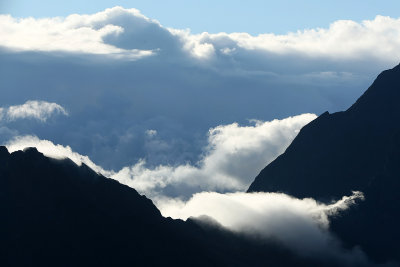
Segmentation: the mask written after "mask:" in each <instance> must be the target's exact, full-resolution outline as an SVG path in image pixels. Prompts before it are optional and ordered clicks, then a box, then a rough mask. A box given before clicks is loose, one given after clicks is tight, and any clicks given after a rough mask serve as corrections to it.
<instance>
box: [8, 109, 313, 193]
mask: <svg viewBox="0 0 400 267" xmlns="http://www.w3.org/2000/svg"><path fill="white" fill-rule="evenodd" d="M315 118H316V116H315V115H314V114H303V115H299V116H295V117H290V118H286V119H283V120H273V121H270V122H261V121H254V122H253V123H254V125H253V126H239V125H238V124H237V123H233V124H230V125H221V126H218V127H215V128H212V129H210V131H209V135H208V145H207V146H206V147H205V148H204V154H203V156H202V157H201V159H200V160H199V162H197V164H195V165H191V164H188V163H187V164H182V165H178V166H169V165H159V166H157V167H155V168H149V167H147V166H146V162H145V161H144V160H140V161H139V162H138V163H136V164H135V165H133V166H131V167H124V168H122V169H121V170H119V171H113V170H105V169H103V168H101V167H99V166H98V165H96V164H95V163H93V162H92V161H91V160H90V159H89V157H87V156H82V155H80V154H78V153H76V152H73V151H72V149H71V147H69V146H66V147H64V146H62V145H55V144H53V143H52V142H51V141H48V140H40V139H39V138H38V137H35V136H22V137H16V138H14V139H12V140H10V141H9V142H7V143H6V145H7V147H8V149H9V150H10V151H16V150H22V149H24V148H25V147H31V146H34V147H36V148H37V149H38V150H39V151H40V152H42V153H43V154H45V155H46V156H49V157H54V158H67V157H68V158H70V159H71V160H73V161H74V162H75V163H77V164H82V163H85V164H86V165H88V166H89V167H91V168H92V169H94V170H95V171H97V172H99V173H102V174H104V175H105V176H108V177H112V178H114V179H116V180H118V181H120V182H121V183H123V184H126V185H129V186H131V187H133V188H135V189H136V190H138V191H139V192H141V193H144V194H146V195H147V196H150V197H151V196H155V195H160V194H161V195H168V196H180V197H188V196H191V194H192V193H195V192H199V191H205V190H219V191H221V192H226V191H237V190H243V191H244V190H245V189H246V188H247V187H248V185H249V184H250V183H251V181H252V180H253V178H254V177H255V176H256V175H257V174H258V172H259V171H260V170H261V169H262V168H263V167H264V166H265V165H267V164H268V163H269V162H271V161H272V160H273V159H275V158H276V157H277V156H278V155H279V154H281V153H282V152H283V151H284V150H285V149H286V147H287V146H288V145H289V144H290V142H291V141H292V140H293V139H294V137H295V136H296V135H297V134H298V132H299V130H300V129H301V128H302V127H303V126H304V125H305V124H307V123H308V122H310V121H311V120H313V119H315ZM152 133H153V132H152Z"/></svg>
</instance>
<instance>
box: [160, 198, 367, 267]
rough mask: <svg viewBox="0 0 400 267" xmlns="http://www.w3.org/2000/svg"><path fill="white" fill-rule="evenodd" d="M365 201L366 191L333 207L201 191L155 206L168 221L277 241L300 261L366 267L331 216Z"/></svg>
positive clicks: (307, 199) (361, 256)
mask: <svg viewBox="0 0 400 267" xmlns="http://www.w3.org/2000/svg"><path fill="white" fill-rule="evenodd" d="M363 199H364V197H363V194H362V193H361V192H353V195H351V196H345V197H343V198H342V199H341V200H338V201H337V202H333V203H332V204H329V205H328V204H323V203H318V202H317V201H315V200H314V199H311V198H305V199H297V198H294V197H291V196H288V195H286V194H282V193H242V192H236V193H227V194H220V193H215V192H202V193H197V194H195V195H193V197H192V198H191V199H190V200H188V201H186V202H184V201H181V200H178V199H165V198H164V199H162V198H160V199H157V198H156V203H157V207H158V208H159V209H160V210H161V212H162V214H163V216H170V217H172V218H175V219H183V220H186V219H188V218H189V217H192V216H193V217H197V218H198V219H200V220H204V221H206V222H207V221H209V220H210V219H209V217H211V218H212V219H213V220H215V221H216V222H218V223H220V224H221V225H222V226H224V227H227V228H229V229H231V230H233V231H235V232H240V233H246V234H248V235H250V236H257V237H262V238H266V239H272V240H275V241H278V242H279V243H281V244H283V245H285V246H286V247H288V248H290V249H291V250H292V251H294V252H296V253H298V254H299V255H301V256H305V257H312V258H319V259H320V260H323V261H325V262H327V263H332V261H337V262H341V263H342V265H350V266H355V265H360V266H361V265H363V266H366V265H367V261H366V258H365V255H364V254H363V253H362V252H361V251H360V250H357V249H355V250H352V251H350V250H349V251H347V250H345V249H343V248H341V247H340V242H339V241H338V240H337V239H335V237H334V236H333V235H331V234H330V233H329V216H333V215H338V214H339V213H340V211H343V210H346V209H348V208H349V207H350V206H351V205H354V204H355V203H356V201H357V200H363Z"/></svg>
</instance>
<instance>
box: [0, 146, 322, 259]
mask: <svg viewBox="0 0 400 267" xmlns="http://www.w3.org/2000/svg"><path fill="white" fill-rule="evenodd" d="M0 214H1V218H0V236H1V238H0V266H269V265H272V266H278V265H279V266H312V265H315V262H313V261H311V260H306V259H303V258H300V257H298V256H295V255H293V254H292V253H290V252H289V251H287V250H286V249H284V248H282V247H280V246H279V245H278V244H275V243H274V242H272V241H268V242H267V241H262V240H255V239H251V238H249V237H246V236H242V235H239V234H235V233H232V232H230V231H228V230H226V229H223V228H222V227H214V226H212V225H211V224H210V225H209V224H207V223H204V222H202V221H199V220H195V219H189V220H187V221H185V222H184V221H181V220H172V219H171V218H164V217H162V216H161V214H160V212H159V211H158V209H157V208H156V207H155V206H154V205H153V203H152V202H151V201H150V200H149V199H147V198H146V197H145V196H141V195H139V194H138V193H137V192H136V191H135V190H134V189H132V188H130V187H127V186H125V185H122V184H120V183H118V182H117V181H115V180H112V179H109V178H106V177H103V176H101V175H99V174H97V173H95V172H94V171H93V170H91V169H90V168H89V167H87V166H86V165H84V164H82V165H81V166H78V165H76V164H75V163H74V162H72V161H71V160H69V159H65V160H56V159H52V158H48V157H45V156H44V155H43V154H42V153H40V152H38V151H37V150H36V149H35V148H27V149H25V150H24V151H16V152H13V153H11V154H10V153H9V152H8V151H7V149H6V148H5V147H3V146H1V147H0Z"/></svg>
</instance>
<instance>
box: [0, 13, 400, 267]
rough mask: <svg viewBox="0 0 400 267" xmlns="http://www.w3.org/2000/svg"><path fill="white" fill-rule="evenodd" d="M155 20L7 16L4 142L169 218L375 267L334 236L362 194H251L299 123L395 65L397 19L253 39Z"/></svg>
mask: <svg viewBox="0 0 400 267" xmlns="http://www.w3.org/2000/svg"><path fill="white" fill-rule="evenodd" d="M156 19H157V18H148V17H146V16H145V15H143V14H141V12H140V11H139V10H136V9H124V8H122V7H114V8H110V9H106V10H104V11H102V12H98V13H96V14H86V15H80V14H71V15H70V16H68V17H65V18H61V17H54V18H41V19H38V18H14V17H12V16H10V15H1V14H0V81H1V82H0V144H4V145H5V146H6V147H7V149H8V150H9V151H10V152H13V151H17V150H23V149H24V148H26V147H36V148H37V149H38V151H40V152H41V153H43V154H44V155H46V156H48V157H51V158H56V159H63V158H70V159H71V160H72V161H73V162H75V163H76V164H78V165H81V164H86V165H87V166H89V167H90V168H92V169H93V170H95V171H96V172H98V173H100V174H102V175H104V176H106V177H109V178H112V179H115V180H117V181H119V182H120V183H122V184H125V185H128V186H130V187H132V188H135V189H136V190H137V191H138V192H139V193H141V194H144V195H146V196H147V197H149V198H151V199H152V200H153V202H154V203H155V204H156V206H157V207H158V208H159V209H160V211H161V213H162V215H163V216H165V217H168V216H170V217H172V218H174V219H182V220H186V219H188V218H189V217H192V216H193V217H197V219H198V220H200V221H203V222H206V223H210V224H217V225H222V226H223V227H226V228H228V229H230V230H232V231H234V232H239V233H245V234H246V235H250V236H252V237H256V238H260V237H261V238H263V239H267V240H270V239H271V240H274V241H278V242H279V243H282V244H283V245H284V246H285V247H287V248H289V249H290V250H291V251H294V252H295V253H297V254H299V255H301V256H304V257H306V258H307V257H315V255H317V254H318V255H319V256H317V258H319V259H322V258H323V259H324V260H325V261H330V260H332V261H334V262H335V261H337V262H341V263H343V264H344V265H349V266H354V265H360V266H365V265H367V264H368V259H367V256H366V255H365V254H364V252H363V251H362V250H361V249H359V248H353V249H347V248H343V246H342V244H341V241H340V240H339V239H338V238H337V237H336V236H335V235H334V234H332V233H331V232H330V229H329V222H330V218H331V216H340V215H341V212H343V211H345V210H348V209H349V208H350V207H352V206H356V205H358V203H359V202H361V201H363V200H364V196H363V193H362V192H353V195H352V196H343V198H342V199H333V200H332V202H330V203H321V202H318V201H317V200H314V199H312V198H305V199H297V198H295V197H292V196H289V195H286V194H284V193H244V192H245V191H246V190H247V188H248V187H249V185H250V183H251V182H252V181H253V180H254V178H255V177H256V176H257V175H258V173H259V172H260V171H261V170H262V169H263V168H264V167H265V166H266V165H267V164H269V163H270V162H272V161H273V160H274V159H276V158H277V157H278V156H279V155H281V154H282V153H283V152H284V151H285V149H286V148H287V147H288V146H289V144H290V143H291V142H292V141H293V139H294V138H295V137H296V135H297V134H298V133H299V131H300V129H301V128H302V127H303V126H305V125H306V124H308V123H309V122H311V121H313V120H314V119H315V118H317V115H320V114H322V113H323V112H325V111H326V110H328V111H330V112H336V111H339V110H345V109H347V108H348V107H349V106H350V104H352V103H353V102H354V101H355V100H356V99H357V98H358V97H359V96H360V95H361V94H362V92H364V90H365V89H366V88H367V87H368V86H369V85H370V84H371V82H372V80H373V78H374V77H375V76H376V74H377V73H378V72H379V71H380V70H382V69H386V68H388V67H390V66H392V65H395V64H396V63H398V62H397V61H398V58H399V57H400V52H399V51H398V49H397V48H398V46H399V45H400V19H398V18H390V17H385V16H377V17H376V18H375V19H373V20H365V21H362V22H360V23H358V22H354V21H351V20H341V21H336V22H332V24H331V25H330V26H329V27H328V28H316V29H299V31H297V32H291V33H287V34H285V35H277V34H273V33H265V34H260V35H257V36H253V35H250V34H248V33H239V32H238V33H224V32H221V33H216V34H211V33H207V32H204V33H201V34H192V33H191V32H190V29H173V28H167V27H164V26H163V25H162V22H159V21H157V20H156ZM239 19H240V18H239ZM305 240H306V242H305Z"/></svg>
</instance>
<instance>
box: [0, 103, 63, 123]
mask: <svg viewBox="0 0 400 267" xmlns="http://www.w3.org/2000/svg"><path fill="white" fill-rule="evenodd" d="M0 114H2V115H0V119H1V117H2V116H5V117H6V118H7V119H8V120H10V121H14V120H17V119H26V118H34V119H37V120H41V121H46V120H47V119H48V118H50V116H52V115H53V114H62V115H65V116H67V115H68V112H67V111H66V110H65V109H64V108H63V107H62V106H60V105H58V104H57V103H50V102H46V101H36V100H29V101H27V102H25V103H24V104H22V105H16V106H10V107H8V108H6V109H4V108H2V109H0Z"/></svg>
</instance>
